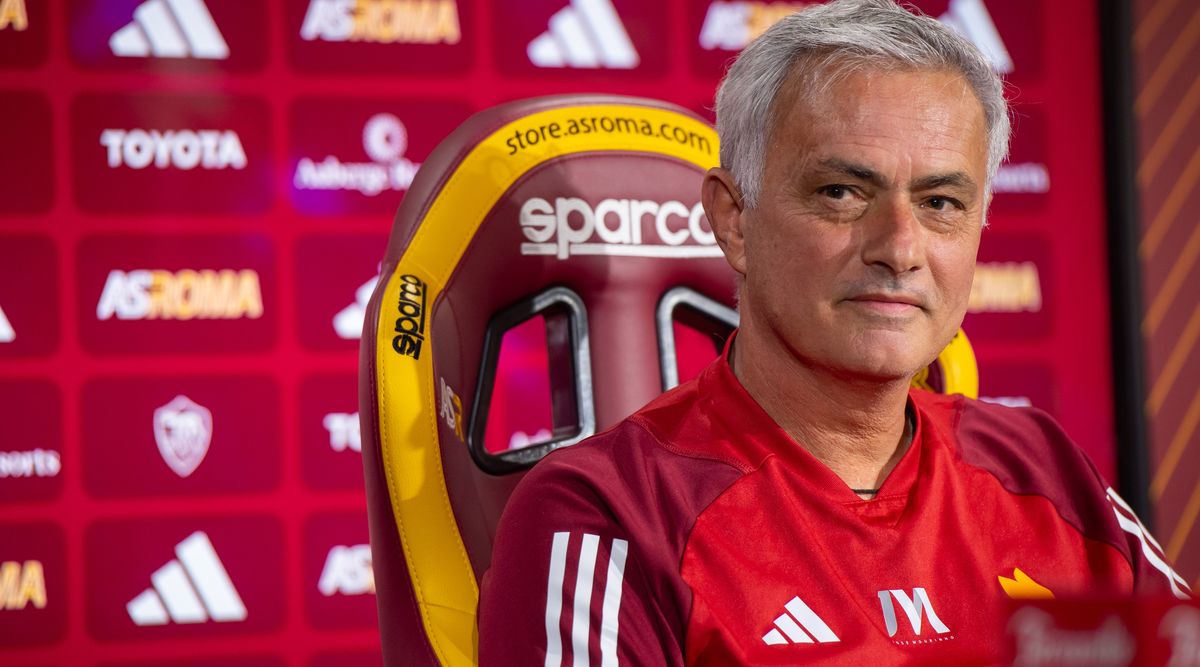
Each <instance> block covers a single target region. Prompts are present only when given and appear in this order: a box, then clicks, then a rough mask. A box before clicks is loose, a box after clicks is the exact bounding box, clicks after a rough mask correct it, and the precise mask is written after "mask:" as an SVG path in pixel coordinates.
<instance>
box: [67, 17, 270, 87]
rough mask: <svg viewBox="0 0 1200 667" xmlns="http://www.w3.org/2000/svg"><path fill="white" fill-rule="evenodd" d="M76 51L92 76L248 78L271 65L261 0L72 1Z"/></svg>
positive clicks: (73, 49)
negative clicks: (230, 74)
mask: <svg viewBox="0 0 1200 667" xmlns="http://www.w3.org/2000/svg"><path fill="white" fill-rule="evenodd" d="M68 16H69V17H70V21H71V23H70V45H71V55H72V57H73V58H74V59H75V62H77V63H79V64H80V65H82V66H83V67H86V68H89V69H140V70H148V71H153V72H163V71H169V72H211V71H237V72H245V71H250V70H256V69H260V68H261V67H262V66H263V64H264V63H265V62H266V56H267V51H266V44H267V41H266V40H264V39H263V38H262V35H263V30H264V28H265V27H266V25H267V11H266V4H265V3H264V2H262V0H71V4H70V11H69V12H68Z"/></svg>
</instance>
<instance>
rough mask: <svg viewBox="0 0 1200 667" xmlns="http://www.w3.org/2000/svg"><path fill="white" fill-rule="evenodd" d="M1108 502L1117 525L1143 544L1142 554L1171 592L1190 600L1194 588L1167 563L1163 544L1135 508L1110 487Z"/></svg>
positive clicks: (1181, 598) (1180, 597) (1182, 598)
mask: <svg viewBox="0 0 1200 667" xmlns="http://www.w3.org/2000/svg"><path fill="white" fill-rule="evenodd" d="M1106 491H1107V493H1108V502H1109V503H1110V504H1111V505H1112V510H1113V513H1114V514H1116V515H1117V525H1119V526H1120V527H1121V530H1123V531H1125V532H1127V533H1129V534H1130V535H1132V536H1134V537H1136V538H1137V540H1138V542H1141V544H1142V555H1143V556H1145V558H1146V562H1148V563H1150V565H1151V566H1152V567H1153V568H1154V569H1156V570H1158V571H1159V572H1160V573H1162V575H1163V576H1164V577H1166V578H1167V583H1168V584H1169V585H1170V586H1171V593H1172V594H1173V595H1174V596H1175V597H1177V598H1179V599H1180V600H1190V599H1191V598H1192V589H1191V587H1190V586H1188V584H1187V582H1186V581H1184V579H1183V577H1181V576H1179V573H1178V572H1176V571H1175V570H1174V569H1173V568H1172V567H1171V566H1170V565H1167V561H1166V558H1165V556H1164V554H1163V549H1162V546H1161V545H1159V543H1158V540H1156V539H1154V536H1153V535H1151V534H1150V531H1149V530H1146V526H1145V524H1143V523H1142V520H1141V519H1139V518H1138V515H1137V514H1135V513H1134V511H1133V508H1132V507H1130V506H1129V504H1128V503H1126V502H1125V499H1124V498H1122V497H1121V496H1119V495H1117V492H1116V491H1113V490H1112V487H1109V488H1108V489H1107V490H1106Z"/></svg>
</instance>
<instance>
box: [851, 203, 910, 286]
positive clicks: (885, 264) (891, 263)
mask: <svg viewBox="0 0 1200 667" xmlns="http://www.w3.org/2000/svg"><path fill="white" fill-rule="evenodd" d="M897 199H898V198H897ZM882 203H883V204H884V205H883V206H880V207H879V208H878V209H877V210H876V211H872V212H871V214H869V215H868V216H867V219H866V220H864V221H863V222H864V229H863V239H862V261H863V263H865V264H868V265H878V266H880V267H881V268H886V269H888V270H889V271H890V272H891V273H892V274H893V275H900V274H902V273H907V272H909V271H914V270H917V269H920V268H922V267H923V266H924V265H925V246H924V238H925V237H924V235H923V234H922V227H921V222H920V220H918V219H917V217H916V214H915V212H914V211H913V209H912V204H911V203H909V202H907V201H887V202H882Z"/></svg>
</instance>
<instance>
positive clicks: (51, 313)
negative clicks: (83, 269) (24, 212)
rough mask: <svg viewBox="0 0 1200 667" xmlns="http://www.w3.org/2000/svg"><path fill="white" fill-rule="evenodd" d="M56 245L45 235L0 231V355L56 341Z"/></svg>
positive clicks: (42, 350) (35, 352)
mask: <svg viewBox="0 0 1200 667" xmlns="http://www.w3.org/2000/svg"><path fill="white" fill-rule="evenodd" d="M58 281H59V268H58V249H57V248H56V247H55V245H54V240H53V239H52V238H50V237H49V236H23V235H22V236H18V235H10V234H0V359H6V358H11V357H17V358H19V357H45V356H48V355H50V354H53V353H54V351H55V349H56V348H57V347H58V341H59V336H60V335H61V334H60V332H59V326H60V325H59V309H58V301H59V296H58Z"/></svg>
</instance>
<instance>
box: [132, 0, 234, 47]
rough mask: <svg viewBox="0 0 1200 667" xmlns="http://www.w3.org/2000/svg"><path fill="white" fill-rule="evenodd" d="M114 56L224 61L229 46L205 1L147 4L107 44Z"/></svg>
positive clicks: (160, 0)
mask: <svg viewBox="0 0 1200 667" xmlns="http://www.w3.org/2000/svg"><path fill="white" fill-rule="evenodd" d="M108 46H109V48H110V49H112V52H113V55H116V56H123V57H133V58H139V57H140V58H145V57H147V56H155V57H158V58H187V57H188V56H191V57H193V58H204V59H207V60H225V59H226V58H228V57H229V45H228V44H226V43H225V38H224V37H223V36H222V35H221V31H220V30H218V29H217V24H216V22H215V21H213V17H212V14H209V13H208V7H206V6H205V5H204V0H147V1H146V2H143V3H142V4H140V5H138V8H137V9H135V10H133V22H132V23H129V24H128V25H126V26H125V27H123V28H121V29H120V30H118V31H116V32H114V33H113V35H112V37H110V38H109V40H108Z"/></svg>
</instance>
